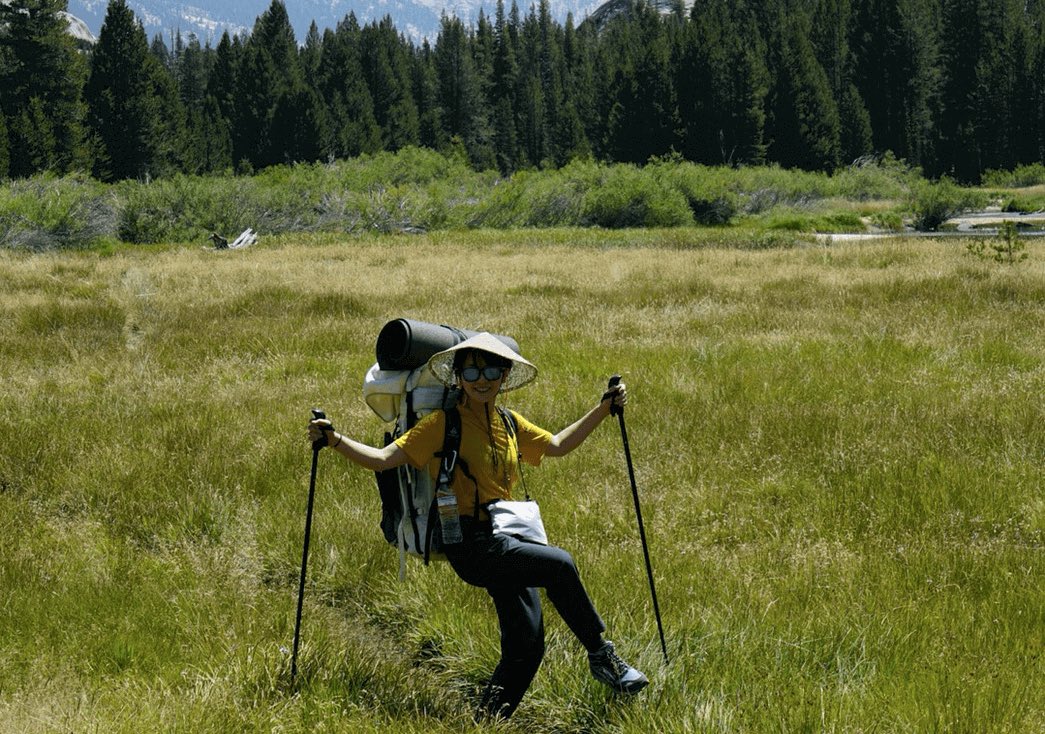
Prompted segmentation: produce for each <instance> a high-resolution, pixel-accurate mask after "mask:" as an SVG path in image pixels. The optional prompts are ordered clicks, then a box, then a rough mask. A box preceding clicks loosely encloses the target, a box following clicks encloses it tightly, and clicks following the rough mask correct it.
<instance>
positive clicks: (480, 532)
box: [309, 333, 649, 718]
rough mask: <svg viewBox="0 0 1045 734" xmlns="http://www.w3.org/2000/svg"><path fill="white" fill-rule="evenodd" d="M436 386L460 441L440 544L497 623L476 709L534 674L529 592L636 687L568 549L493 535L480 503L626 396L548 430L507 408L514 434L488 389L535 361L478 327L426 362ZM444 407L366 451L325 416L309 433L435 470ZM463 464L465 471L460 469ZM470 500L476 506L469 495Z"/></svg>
mask: <svg viewBox="0 0 1045 734" xmlns="http://www.w3.org/2000/svg"><path fill="white" fill-rule="evenodd" d="M428 367H429V369H431V370H432V372H433V374H434V375H435V376H436V377H437V378H439V380H440V381H441V382H443V384H445V385H448V386H454V387H460V388H461V391H462V392H461V397H460V401H459V405H458V411H459V413H460V417H461V444H460V449H459V455H460V457H459V461H458V464H459V466H458V468H457V471H455V472H454V478H453V482H452V483H451V488H452V489H453V490H454V494H455V495H456V498H457V505H458V510H459V515H460V523H461V529H462V535H463V541H462V542H460V543H455V544H445V543H444V544H443V547H442V550H443V552H444V553H445V554H446V557H447V560H448V561H449V562H450V565H451V566H452V567H453V569H454V571H455V572H456V573H457V575H458V576H460V577H461V579H463V580H464V581H465V582H467V583H469V584H471V585H473V586H479V587H482V588H484V589H486V591H487V593H489V594H490V597H491V598H492V599H493V603H494V607H495V608H496V610H497V618H498V621H499V622H500V630H501V660H500V662H499V663H498V665H497V669H496V670H495V671H494V673H493V677H492V678H491V680H490V683H489V685H488V686H487V688H486V691H485V693H484V694H483V698H482V702H481V704H480V711H479V713H480V715H492V716H497V717H503V718H507V717H509V716H511V715H512V712H514V711H515V709H516V707H517V706H518V705H519V701H520V700H521V699H522V697H523V695H524V694H525V693H526V690H527V688H529V686H530V682H531V681H532V680H533V677H534V675H535V674H536V673H537V668H538V667H539V666H540V664H541V659H542V657H543V656H544V621H543V618H542V613H541V602H540V597H539V596H538V593H537V589H538V588H544V589H545V593H546V594H547V596H548V599H549V601H551V603H552V604H553V605H555V608H556V609H557V610H558V612H559V614H560V615H561V616H562V618H563V620H564V621H565V622H566V624H567V625H568V626H569V628H570V629H571V630H572V631H573V633H574V634H575V635H576V636H577V639H579V640H580V642H581V644H583V645H584V647H585V649H586V650H587V651H588V663H589V666H590V669H591V673H592V675H593V676H594V677H595V678H596V679H597V680H599V681H602V682H603V683H605V684H606V685H608V686H610V687H611V688H613V689H614V690H616V691H618V692H621V693H637V692H638V691H640V690H642V689H643V688H644V687H645V686H646V685H647V684H648V683H649V680H648V679H647V678H646V676H645V675H643V674H642V673H641V672H640V671H638V670H636V669H635V668H633V667H631V666H630V665H628V664H627V663H626V662H624V660H622V659H621V658H620V656H618V655H617V653H616V652H615V650H614V647H613V643H612V642H610V641H608V640H605V639H603V631H604V630H605V625H604V624H603V622H602V619H601V618H600V617H599V615H598V613H597V612H596V611H595V607H594V605H593V604H592V601H591V599H590V598H589V596H588V593H587V591H585V588H584V585H583V583H582V582H581V578H580V575H579V573H578V571H577V566H576V565H575V564H574V561H573V558H572V557H571V556H570V554H569V553H567V552H566V551H564V550H562V549H561V548H557V547H555V546H551V545H541V544H538V543H533V542H528V541H524V540H519V539H517V538H516V537H513V536H510V535H504V534H493V533H492V532H491V523H490V519H489V516H488V514H487V512H486V511H485V509H483V505H485V504H486V503H489V502H491V501H493V500H497V499H510V498H511V495H512V488H513V486H514V485H515V482H516V479H517V477H518V476H519V474H518V462H519V461H520V460H522V461H525V462H526V463H528V464H533V465H535V466H536V465H538V464H540V462H541V459H543V458H544V457H546V456H565V455H566V454H568V453H569V452H571V451H573V450H574V449H575V448H577V447H578V446H580V445H581V443H582V442H583V441H584V439H586V438H587V437H588V436H589V435H590V434H591V432H592V431H593V430H594V429H595V427H596V426H598V425H599V423H601V422H602V421H603V420H604V419H605V418H606V416H608V415H609V414H610V407H611V403H612V404H615V405H619V406H622V407H623V406H624V404H625V403H626V402H627V393H626V391H625V388H624V385H623V384H620V385H617V386H616V387H615V388H613V389H611V390H610V391H608V392H607V393H606V394H605V395H603V396H602V399H601V400H600V401H599V404H598V405H596V406H595V407H594V408H592V409H591V410H590V411H588V412H587V413H586V414H585V415H584V416H583V417H582V418H580V419H579V420H578V421H576V422H575V423H573V424H571V425H570V426H568V427H566V428H564V429H563V430H562V431H560V432H559V433H557V434H554V435H553V434H551V433H549V432H548V431H546V430H544V429H543V428H539V427H537V426H535V425H534V424H532V423H530V422H529V421H527V420H526V419H525V418H523V417H522V416H520V415H518V414H516V413H514V412H513V413H512V417H514V419H515V421H514V422H515V424H516V425H515V440H512V439H511V437H510V435H509V432H508V427H507V425H506V420H505V419H504V418H502V417H501V414H500V412H499V409H498V408H497V406H496V404H495V401H496V399H497V395H498V394H500V393H502V392H506V391H508V390H514V389H515V388H518V387H522V386H523V385H525V384H527V383H529V382H530V381H532V380H533V379H534V378H535V377H536V376H537V368H536V367H535V366H534V365H533V364H532V363H530V362H529V361H527V360H526V359H525V358H523V357H522V356H520V355H519V354H517V353H516V352H515V351H514V350H512V349H510V348H509V347H508V346H506V345H505V344H504V343H503V342H501V341H500V340H499V339H497V338H496V337H494V336H492V335H490V334H487V333H482V334H479V335H477V336H474V337H472V338H470V339H467V340H465V341H463V342H461V343H460V344H458V345H456V346H454V347H451V348H450V349H447V350H445V351H442V352H439V353H438V354H436V355H435V356H433V357H432V358H431V359H430V360H429V362H428ZM444 431H445V414H444V412H443V411H440V410H436V411H433V412H432V413H430V414H428V415H427V416H425V417H424V418H422V419H421V420H420V421H419V422H418V423H417V424H416V425H415V426H414V427H413V428H412V429H410V430H409V431H407V432H406V433H405V434H403V435H402V436H400V437H399V438H398V439H396V440H395V441H394V442H393V443H390V444H389V445H388V446H385V447H384V448H375V447H372V446H369V445H367V444H363V443H360V442H358V441H354V440H352V439H351V438H349V437H348V436H345V435H343V434H340V433H337V432H335V431H334V430H333V429H332V427H331V424H330V422H329V421H326V420H314V421H312V422H311V423H310V424H309V439H310V440H311V441H318V440H320V439H321V438H322V437H323V436H325V437H326V441H327V445H328V446H331V447H333V449H334V451H336V452H337V453H339V454H341V455H342V456H344V457H345V458H346V459H348V460H349V461H352V462H354V463H356V464H359V465H360V466H363V467H366V468H367V469H371V470H374V471H381V470H384V469H390V468H392V467H397V466H400V465H402V464H405V463H407V462H409V463H410V464H411V465H413V466H414V467H416V468H418V469H420V468H422V467H426V466H428V467H431V469H430V470H431V471H433V476H434V471H436V470H437V468H438V466H439V459H438V458H436V454H437V453H439V452H441V450H442V445H443V441H444V437H445V436H444ZM462 469H464V471H462ZM477 501H478V508H477V506H476V502H477Z"/></svg>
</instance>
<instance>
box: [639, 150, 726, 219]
mask: <svg viewBox="0 0 1045 734" xmlns="http://www.w3.org/2000/svg"><path fill="white" fill-rule="evenodd" d="M652 172H653V173H655V174H656V175H658V176H659V177H661V178H663V179H664V181H665V182H667V183H670V185H671V186H672V187H674V188H676V189H678V191H679V192H680V193H681V194H682V195H683V196H684V197H685V199H686V204H687V205H688V206H689V209H690V212H692V214H693V218H694V219H695V220H696V221H697V223H699V224H705V225H713V226H714V225H723V224H729V223H730V222H731V221H732V220H733V217H735V216H736V214H737V209H738V208H739V204H738V201H737V195H736V193H734V192H733V191H730V190H729V187H728V179H727V178H726V177H724V176H722V175H719V174H717V173H716V172H715V170H714V169H711V168H708V167H706V166H699V165H696V164H694V163H686V162H670V163H669V162H665V163H658V164H655V166H654V167H652Z"/></svg>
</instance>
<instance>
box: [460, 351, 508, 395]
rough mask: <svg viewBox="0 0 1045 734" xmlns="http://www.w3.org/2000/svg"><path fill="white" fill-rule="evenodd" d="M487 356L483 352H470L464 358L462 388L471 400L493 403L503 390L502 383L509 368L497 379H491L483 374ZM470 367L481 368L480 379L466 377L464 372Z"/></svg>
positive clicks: (461, 375) (461, 376) (461, 378)
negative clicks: (471, 379) (470, 379)
mask: <svg viewBox="0 0 1045 734" xmlns="http://www.w3.org/2000/svg"><path fill="white" fill-rule="evenodd" d="M486 366H487V365H486V358H485V356H484V355H483V353H482V352H470V353H469V354H468V355H467V356H465V358H464V364H463V365H462V366H461V373H462V374H460V380H461V389H463V390H464V394H465V395H466V396H467V397H468V399H469V400H475V401H477V402H479V403H493V402H494V400H495V399H496V398H497V393H498V392H500V390H501V383H502V382H503V381H504V375H505V373H506V372H507V370H505V371H503V372H502V373H501V375H500V377H497V378H496V379H493V380H491V379H489V377H488V376H487V375H485V374H483V368H484V367H486ZM469 367H477V368H478V369H479V379H477V380H474V381H469V380H466V379H464V374H463V373H465V372H466V371H469V370H468V368H469Z"/></svg>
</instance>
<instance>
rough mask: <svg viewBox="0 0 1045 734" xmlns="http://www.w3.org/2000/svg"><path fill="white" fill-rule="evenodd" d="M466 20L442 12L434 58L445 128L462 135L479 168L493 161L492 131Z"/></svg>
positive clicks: (473, 160)
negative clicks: (450, 16) (465, 25)
mask: <svg viewBox="0 0 1045 734" xmlns="http://www.w3.org/2000/svg"><path fill="white" fill-rule="evenodd" d="M469 46H470V44H469V38H468V35H467V33H466V32H465V29H464V24H463V23H462V22H461V21H460V20H458V19H457V18H452V19H451V18H448V17H447V16H446V15H444V16H443V18H442V21H441V27H440V31H439V36H438V38H437V39H436V46H435V50H434V51H433V52H432V57H433V58H432V61H433V64H434V66H435V72H436V77H437V79H438V90H439V106H440V108H441V111H442V122H443V130H444V132H445V134H446V135H447V136H448V137H450V138H454V137H457V138H459V139H460V140H461V141H462V142H463V143H464V147H465V151H466V152H467V153H468V158H469V161H470V162H471V163H472V165H473V166H475V167H476V168H486V167H488V166H492V164H493V160H494V158H493V155H494V153H493V146H492V144H491V138H492V134H491V132H490V129H489V123H488V122H487V119H486V114H485V100H484V99H483V95H482V88H481V81H480V78H479V73H478V71H477V70H476V68H475V62H474V60H473V57H472V52H471V48H470V47H469Z"/></svg>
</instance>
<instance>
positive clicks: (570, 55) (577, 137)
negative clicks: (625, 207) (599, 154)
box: [557, 13, 595, 165]
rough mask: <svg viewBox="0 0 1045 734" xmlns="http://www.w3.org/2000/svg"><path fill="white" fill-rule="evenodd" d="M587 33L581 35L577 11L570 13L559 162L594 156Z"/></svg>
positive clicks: (563, 60)
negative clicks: (575, 17)
mask: <svg viewBox="0 0 1045 734" xmlns="http://www.w3.org/2000/svg"><path fill="white" fill-rule="evenodd" d="M583 39H584V36H580V35H578V33H577V31H576V29H575V28H574V25H573V14H572V13H568V14H567V15H566V25H565V27H564V28H563V32H562V55H561V65H562V70H561V72H560V76H561V77H562V90H563V91H562V98H563V110H562V119H561V122H560V124H559V130H558V132H557V136H558V142H557V148H558V163H559V165H562V164H564V163H566V162H568V161H570V160H572V159H574V158H588V157H590V156H591V143H590V142H589V141H588V133H587V130H586V129H585V122H584V121H585V120H586V119H587V118H586V115H588V114H592V113H593V111H594V108H595V105H594V102H593V100H592V97H591V95H592V92H594V89H593V87H592V79H593V75H592V73H591V67H590V66H589V65H588V64H587V59H588V57H587V55H586V54H585V53H584V50H583V49H582V44H583V42H584V41H583Z"/></svg>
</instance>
